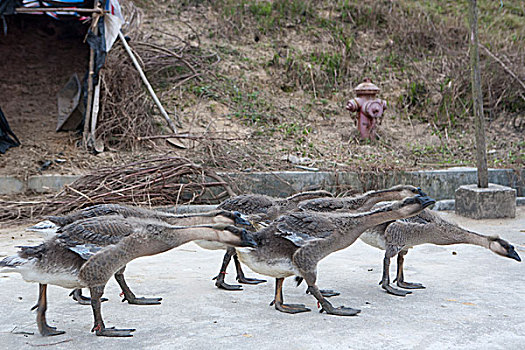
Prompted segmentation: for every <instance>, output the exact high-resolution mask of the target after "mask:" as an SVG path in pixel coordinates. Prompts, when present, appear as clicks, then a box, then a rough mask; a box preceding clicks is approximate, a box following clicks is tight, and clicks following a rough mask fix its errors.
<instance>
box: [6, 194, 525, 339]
mask: <svg viewBox="0 0 525 350" xmlns="http://www.w3.org/2000/svg"><path fill="white" fill-rule="evenodd" d="M434 203H435V201H434V200H433V199H432V198H430V197H429V196H427V195H426V194H425V193H424V192H423V191H422V190H421V189H419V188H416V187H414V186H410V185H399V186H395V187H392V188H389V189H384V190H379V191H370V192H367V193H364V194H362V195H359V196H355V197H340V198H334V197H333V196H332V195H331V193H329V192H326V191H312V192H302V193H298V194H296V195H293V196H291V197H288V198H279V199H278V198H272V197H268V196H264V195H241V196H237V197H233V198H230V199H227V200H226V201H224V202H223V203H221V204H220V205H219V206H218V207H217V210H214V211H210V212H207V213H197V214H181V215H179V214H172V213H167V212H164V211H160V210H149V209H145V208H140V207H133V206H124V205H118V204H100V205H95V206H91V207H88V208H84V209H82V210H79V211H75V212H72V213H69V214H67V215H65V216H51V217H47V220H46V221H44V222H41V223H38V224H37V225H35V226H32V227H31V228H29V230H32V231H37V232H40V233H41V234H42V235H43V236H45V237H46V238H45V240H44V241H43V242H42V243H41V244H39V245H37V246H24V247H19V248H20V250H19V251H18V253H17V254H16V255H13V256H8V257H6V258H4V259H3V260H2V261H0V269H1V272H18V273H20V274H21V275H22V277H23V279H24V280H25V281H27V282H36V283H38V284H39V297H38V301H37V304H36V305H35V306H34V308H35V309H36V310H37V317H36V321H37V326H38V329H39V332H40V334H41V335H43V336H53V335H58V334H63V333H64V332H63V331H60V330H57V329H56V328H55V327H53V326H50V325H49V324H48V323H47V321H46V310H47V286H48V285H56V286H61V287H64V288H68V289H72V290H73V291H72V294H71V295H72V296H73V299H74V300H76V301H77V302H78V303H81V304H90V305H91V307H92V310H93V317H94V325H93V328H92V332H95V334H96V335H98V336H107V337H130V336H132V333H133V332H134V331H135V329H117V328H114V327H106V326H105V324H104V321H103V318H102V313H101V302H102V301H104V300H105V299H104V298H103V297H102V296H103V294H104V288H105V285H106V283H107V282H108V280H109V279H110V278H111V276H114V277H115V279H116V281H117V282H118V284H119V286H120V288H121V290H122V295H123V296H124V300H123V301H127V302H128V303H130V304H139V305H155V304H160V303H161V300H162V298H160V297H157V298H144V297H137V296H136V295H135V294H134V293H133V292H132V291H131V289H130V287H129V286H128V285H127V283H126V280H125V278H124V271H125V268H126V264H128V263H129V262H130V261H132V260H134V259H136V258H139V257H143V256H149V255H155V254H159V253H162V252H165V251H168V250H170V249H172V248H175V247H178V246H180V245H182V244H184V243H187V242H190V241H194V242H195V243H196V244H198V245H199V246H201V247H202V248H205V249H222V250H225V255H224V259H223V261H222V264H221V267H220V270H219V274H218V275H217V276H216V277H215V278H214V279H215V285H216V286H217V287H218V288H221V289H224V290H240V289H242V286H241V285H236V284H228V283H226V282H225V275H226V268H227V266H228V264H229V263H230V261H231V259H232V258H233V260H234V262H235V267H236V270H237V282H239V283H241V284H259V283H263V282H266V281H265V280H262V279H256V278H249V277H246V276H245V274H244V272H243V270H242V264H244V265H247V266H248V267H249V268H250V269H251V270H253V271H255V272H257V273H260V274H262V275H266V276H268V277H273V278H275V295H274V298H273V301H272V303H271V305H273V306H274V307H275V309H276V310H278V311H280V312H285V313H291V314H295V313H301V312H307V311H310V309H308V308H307V307H305V305H303V304H286V303H285V302H284V297H283V282H284V279H285V278H287V277H292V276H295V278H296V280H297V282H298V284H299V283H301V282H302V281H304V282H306V285H307V293H309V294H311V295H312V296H313V297H314V298H315V299H316V300H317V302H318V303H319V305H320V306H321V307H322V309H321V311H322V312H326V313H328V314H332V315H339V316H355V315H357V314H358V313H359V312H360V310H358V309H354V308H351V307H346V306H340V307H335V306H333V305H332V303H330V302H329V301H328V299H327V298H329V297H331V296H334V295H338V294H339V293H338V292H336V291H333V290H323V289H320V288H319V287H318V285H317V264H318V263H319V261H321V260H322V259H323V258H325V257H326V256H328V255H329V254H331V253H333V252H336V251H339V250H341V249H345V248H347V247H348V246H350V245H351V244H352V243H354V242H355V241H356V240H357V239H358V238H361V239H362V240H363V241H364V242H365V243H367V244H369V245H372V246H374V247H377V248H379V249H382V250H384V251H385V256H384V262H383V277H382V279H381V282H380V284H381V287H382V288H383V289H384V290H385V291H386V292H387V293H389V294H392V295H396V296H406V295H407V294H409V293H411V291H410V290H413V289H420V288H424V286H423V285H422V284H419V283H410V282H406V281H405V280H404V275H403V264H404V257H405V255H406V254H407V252H408V250H409V249H410V248H412V247H414V246H416V245H420V244H424V243H430V244H437V245H450V244H474V245H479V246H482V247H485V248H487V249H489V250H491V251H493V252H494V253H496V254H498V255H500V256H503V257H507V258H511V259H514V260H517V261H521V259H520V257H519V255H518V254H517V253H516V251H515V250H514V247H513V246H512V245H511V244H510V243H509V242H507V241H505V240H503V239H501V238H499V237H490V236H484V235H481V234H478V233H475V232H471V231H468V230H465V229H463V228H461V227H459V226H457V225H455V224H453V223H451V222H448V221H446V220H444V219H442V218H441V217H440V216H439V215H437V214H436V213H434V212H432V211H430V210H429V209H427V207H429V206H430V205H432V204H434ZM396 255H397V278H396V280H395V282H397V286H398V287H399V288H402V289H398V288H394V287H392V286H391V284H390V273H389V270H390V259H391V258H393V257H394V256H396ZM82 288H88V289H89V291H90V297H89V298H88V297H85V296H83V295H82Z"/></svg>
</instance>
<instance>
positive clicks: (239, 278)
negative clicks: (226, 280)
mask: <svg viewBox="0 0 525 350" xmlns="http://www.w3.org/2000/svg"><path fill="white" fill-rule="evenodd" d="M229 249H232V250H233V261H234V262H235V269H236V270H237V282H239V283H244V284H259V283H263V282H266V280H261V279H258V278H248V277H245V276H244V272H243V271H242V266H241V262H240V261H239V257H238V256H237V253H236V252H235V249H234V248H228V250H229Z"/></svg>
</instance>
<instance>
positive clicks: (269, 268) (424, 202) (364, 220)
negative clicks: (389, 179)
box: [237, 195, 435, 316]
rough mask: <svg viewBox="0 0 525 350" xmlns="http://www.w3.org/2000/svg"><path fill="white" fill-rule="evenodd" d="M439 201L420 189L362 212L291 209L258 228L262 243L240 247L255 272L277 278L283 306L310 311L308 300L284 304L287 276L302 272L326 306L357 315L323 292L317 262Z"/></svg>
mask: <svg viewBox="0 0 525 350" xmlns="http://www.w3.org/2000/svg"><path fill="white" fill-rule="evenodd" d="M434 202H435V201H433V200H432V199H430V198H428V197H426V196H425V197H424V196H419V195H418V196H416V197H410V198H406V199H404V200H403V201H399V202H395V203H393V204H390V205H387V206H384V207H382V208H379V209H376V210H372V211H369V212H363V213H357V214H349V213H314V212H293V213H288V214H285V215H282V216H281V217H279V218H278V219H276V220H274V221H273V222H272V223H271V224H270V226H268V227H266V228H264V229H262V230H260V231H258V232H257V233H256V240H257V248H255V249H244V248H239V249H237V253H238V255H239V258H240V260H241V261H242V262H243V263H245V264H246V265H248V266H249V267H250V268H251V269H252V270H254V271H255V272H258V273H262V274H265V275H268V276H271V277H275V278H276V279H277V282H276V296H275V305H276V308H277V309H278V310H279V311H283V312H290V313H297V312H303V311H309V310H308V309H306V308H304V307H303V306H297V305H295V306H290V305H285V304H283V300H282V279H284V278H286V277H289V276H293V275H297V276H300V277H302V278H304V279H305V280H306V282H307V283H308V291H309V292H310V293H312V294H313V295H314V297H315V298H316V299H317V300H318V301H319V302H320V303H321V305H322V306H323V310H325V311H326V312H328V313H331V314H335V315H346V316H350V315H355V314H357V313H358V312H359V311H358V310H354V309H349V308H344V307H343V308H334V307H333V306H332V305H331V304H330V303H329V302H328V301H327V300H326V299H325V298H324V297H323V296H322V295H321V292H320V290H319V288H318V287H317V286H316V280H317V263H318V262H319V261H320V260H321V259H323V258H324V257H326V256H327V255H329V254H331V253H333V252H335V251H338V250H341V249H344V248H346V247H348V246H349V245H351V244H352V243H353V242H354V241H355V240H356V239H357V238H358V237H359V236H360V235H361V233H363V232H364V231H365V230H366V229H367V228H370V227H373V226H376V225H379V224H381V223H383V222H386V221H392V220H396V219H400V218H404V217H409V216H412V215H416V214H417V213H419V212H420V211H421V210H422V209H423V208H425V207H426V206H428V205H429V204H432V203H434Z"/></svg>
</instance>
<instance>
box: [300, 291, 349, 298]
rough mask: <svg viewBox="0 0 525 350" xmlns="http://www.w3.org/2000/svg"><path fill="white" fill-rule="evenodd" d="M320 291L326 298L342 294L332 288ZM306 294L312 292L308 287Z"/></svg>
mask: <svg viewBox="0 0 525 350" xmlns="http://www.w3.org/2000/svg"><path fill="white" fill-rule="evenodd" d="M319 292H321V295H322V296H323V297H325V298H330V297H336V296H338V295H341V293H339V292H338V291H336V290H332V289H319ZM306 294H310V292H309V290H308V289H306Z"/></svg>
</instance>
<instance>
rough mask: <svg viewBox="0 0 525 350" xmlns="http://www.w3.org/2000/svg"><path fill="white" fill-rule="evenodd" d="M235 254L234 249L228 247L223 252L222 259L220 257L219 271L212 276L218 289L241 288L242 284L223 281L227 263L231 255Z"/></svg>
mask: <svg viewBox="0 0 525 350" xmlns="http://www.w3.org/2000/svg"><path fill="white" fill-rule="evenodd" d="M234 254H236V253H235V249H233V248H228V249H227V250H226V253H225V254H224V259H222V265H221V270H220V271H219V274H218V275H217V276H215V277H213V279H214V280H216V281H215V286H216V287H217V288H219V289H224V290H242V286H241V285H239V284H227V283H226V282H224V277H225V276H226V269H227V268H228V264H229V263H230V260H231V258H232V256H233V255H234Z"/></svg>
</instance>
